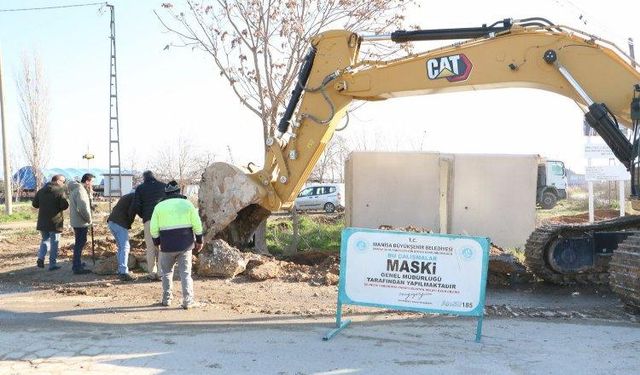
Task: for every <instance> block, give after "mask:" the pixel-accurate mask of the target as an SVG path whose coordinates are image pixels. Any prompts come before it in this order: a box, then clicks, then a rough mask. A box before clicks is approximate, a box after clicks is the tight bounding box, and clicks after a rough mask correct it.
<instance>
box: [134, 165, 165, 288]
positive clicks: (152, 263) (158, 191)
mask: <svg viewBox="0 0 640 375" xmlns="http://www.w3.org/2000/svg"><path fill="white" fill-rule="evenodd" d="M142 178H143V182H142V184H140V185H139V186H138V187H137V188H136V192H135V194H134V196H133V202H132V203H131V208H130V209H131V213H132V214H133V215H136V214H137V215H138V216H140V217H141V218H142V222H143V223H144V242H145V244H146V246H147V270H148V272H149V278H150V279H151V280H157V281H159V280H160V275H159V270H160V267H159V264H158V261H159V259H158V247H157V246H155V245H154V244H153V238H152V237H151V231H150V220H151V215H152V214H153V209H154V208H155V207H156V204H158V202H160V201H161V200H162V199H164V197H165V194H164V187H165V183H164V182H161V181H158V180H156V178H155V176H154V175H153V172H151V171H145V172H144V173H143V174H142Z"/></svg>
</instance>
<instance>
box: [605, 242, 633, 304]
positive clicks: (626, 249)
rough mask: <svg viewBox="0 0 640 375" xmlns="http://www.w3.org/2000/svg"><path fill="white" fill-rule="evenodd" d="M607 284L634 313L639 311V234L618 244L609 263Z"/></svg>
mask: <svg viewBox="0 0 640 375" xmlns="http://www.w3.org/2000/svg"><path fill="white" fill-rule="evenodd" d="M609 273H610V277H609V285H610V286H611V289H612V290H613V292H614V293H616V294H617V295H618V297H620V299H621V300H622V302H624V304H625V305H626V306H627V308H628V309H629V310H630V311H631V312H632V313H634V314H639V313H640V234H635V235H633V236H630V237H628V238H627V239H626V240H624V242H622V243H621V244H620V245H618V248H617V249H616V251H614V253H613V257H612V258H611V262H610V263H609Z"/></svg>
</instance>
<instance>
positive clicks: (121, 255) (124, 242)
mask: <svg viewBox="0 0 640 375" xmlns="http://www.w3.org/2000/svg"><path fill="white" fill-rule="evenodd" d="M107 225H108V226H109V230H110V231H111V233H112V234H113V237H114V238H115V239H116V244H117V245H118V273H119V274H124V273H129V267H128V265H127V263H128V262H129V249H130V245H129V230H127V228H125V227H122V226H120V225H118V224H116V223H114V222H113V221H109V222H108V223H107Z"/></svg>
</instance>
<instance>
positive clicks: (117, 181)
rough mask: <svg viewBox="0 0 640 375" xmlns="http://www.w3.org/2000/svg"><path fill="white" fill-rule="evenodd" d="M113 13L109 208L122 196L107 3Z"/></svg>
mask: <svg viewBox="0 0 640 375" xmlns="http://www.w3.org/2000/svg"><path fill="white" fill-rule="evenodd" d="M106 5H107V7H109V11H110V13H111V22H110V25H111V27H110V28H111V36H110V40H111V57H110V59H109V61H110V68H109V70H110V72H109V190H110V191H109V208H111V199H112V197H114V196H115V197H121V196H122V169H121V168H120V124H119V122H118V117H119V112H118V76H117V69H116V16H115V8H114V6H113V5H110V4H106Z"/></svg>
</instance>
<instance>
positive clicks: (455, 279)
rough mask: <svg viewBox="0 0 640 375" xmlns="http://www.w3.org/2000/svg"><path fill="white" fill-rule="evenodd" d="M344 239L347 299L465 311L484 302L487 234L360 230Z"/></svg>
mask: <svg viewBox="0 0 640 375" xmlns="http://www.w3.org/2000/svg"><path fill="white" fill-rule="evenodd" d="M485 241H486V243H485ZM345 245H346V246H345V248H346V254H345V255H346V257H343V258H342V259H346V264H345V267H346V268H345V269H346V271H347V272H346V274H345V275H344V276H345V278H344V283H343V285H342V286H343V287H344V288H343V292H344V295H343V297H346V298H345V299H346V301H347V303H355V304H363V305H377V306H383V307H398V308H401V309H402V308H410V309H424V310H429V311H433V312H445V313H454V314H469V315H477V314H478V310H479V309H482V308H483V306H484V285H486V269H485V268H484V267H485V266H486V265H487V264H488V240H487V239H486V238H482V239H481V240H480V241H479V240H478V238H477V237H457V236H444V235H426V234H418V233H406V232H389V231H360V230H358V231H357V232H354V233H352V234H351V235H350V236H349V237H348V239H347V243H346V244H345ZM341 271H342V268H341ZM480 314H481V312H480Z"/></svg>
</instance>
